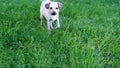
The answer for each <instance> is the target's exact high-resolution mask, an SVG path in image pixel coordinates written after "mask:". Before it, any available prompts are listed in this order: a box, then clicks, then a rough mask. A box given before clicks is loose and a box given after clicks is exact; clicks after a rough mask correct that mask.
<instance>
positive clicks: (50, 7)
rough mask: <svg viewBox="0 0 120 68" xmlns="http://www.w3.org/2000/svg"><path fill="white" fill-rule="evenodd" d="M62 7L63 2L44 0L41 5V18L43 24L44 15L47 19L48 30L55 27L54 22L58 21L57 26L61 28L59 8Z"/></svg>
mask: <svg viewBox="0 0 120 68" xmlns="http://www.w3.org/2000/svg"><path fill="white" fill-rule="evenodd" d="M61 7H62V4H61V3H59V2H52V1H51V0H43V1H42V3H41V6H40V19H41V25H42V18H43V16H44V17H45V18H46V20H47V27H48V30H50V29H51V28H53V26H52V22H54V21H56V23H57V28H60V23H59V9H60V8H61Z"/></svg>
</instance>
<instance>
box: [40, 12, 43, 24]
mask: <svg viewBox="0 0 120 68" xmlns="http://www.w3.org/2000/svg"><path fill="white" fill-rule="evenodd" d="M42 18H43V15H42V14H41V15H40V24H41V25H42Z"/></svg>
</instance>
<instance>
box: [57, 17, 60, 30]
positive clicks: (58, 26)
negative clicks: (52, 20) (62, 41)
mask: <svg viewBox="0 0 120 68" xmlns="http://www.w3.org/2000/svg"><path fill="white" fill-rule="evenodd" d="M56 24H57V27H56V28H60V22H59V19H57V20H56Z"/></svg>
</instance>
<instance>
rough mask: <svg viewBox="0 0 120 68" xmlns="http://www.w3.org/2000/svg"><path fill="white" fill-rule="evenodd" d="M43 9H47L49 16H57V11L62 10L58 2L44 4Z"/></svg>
mask: <svg viewBox="0 0 120 68" xmlns="http://www.w3.org/2000/svg"><path fill="white" fill-rule="evenodd" d="M45 8H46V9H48V12H49V13H50V14H51V15H57V14H58V13H59V10H60V9H61V8H62V4H61V3H59V2H50V3H47V4H45Z"/></svg>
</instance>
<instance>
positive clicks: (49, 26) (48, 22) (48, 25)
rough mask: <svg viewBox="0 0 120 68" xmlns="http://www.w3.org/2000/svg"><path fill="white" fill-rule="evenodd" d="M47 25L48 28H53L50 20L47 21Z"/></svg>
mask: <svg viewBox="0 0 120 68" xmlns="http://www.w3.org/2000/svg"><path fill="white" fill-rule="evenodd" d="M47 27H48V30H51V28H53V26H52V21H47Z"/></svg>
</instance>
